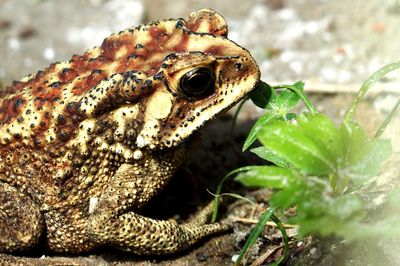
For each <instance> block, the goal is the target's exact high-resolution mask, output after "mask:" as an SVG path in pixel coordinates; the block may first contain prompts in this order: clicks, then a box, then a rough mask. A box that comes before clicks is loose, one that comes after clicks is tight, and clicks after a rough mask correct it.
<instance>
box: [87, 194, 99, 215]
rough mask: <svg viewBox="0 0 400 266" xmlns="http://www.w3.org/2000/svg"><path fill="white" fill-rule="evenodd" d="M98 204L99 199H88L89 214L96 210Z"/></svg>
mask: <svg viewBox="0 0 400 266" xmlns="http://www.w3.org/2000/svg"><path fill="white" fill-rule="evenodd" d="M98 202H99V199H98V198H97V197H91V198H90V199H89V213H93V211H94V208H96V205H97V203H98Z"/></svg>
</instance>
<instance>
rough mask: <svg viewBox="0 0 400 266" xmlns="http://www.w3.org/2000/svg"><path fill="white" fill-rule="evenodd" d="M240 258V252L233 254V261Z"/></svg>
mask: <svg viewBox="0 0 400 266" xmlns="http://www.w3.org/2000/svg"><path fill="white" fill-rule="evenodd" d="M238 258H239V255H238V254H235V255H233V256H232V262H236V261H237V259H238Z"/></svg>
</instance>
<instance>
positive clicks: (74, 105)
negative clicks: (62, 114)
mask: <svg viewBox="0 0 400 266" xmlns="http://www.w3.org/2000/svg"><path fill="white" fill-rule="evenodd" d="M79 106H80V104H79V103H78V102H70V103H68V104H67V111H68V112H69V113H71V114H73V113H76V112H77V111H78V110H79Z"/></svg>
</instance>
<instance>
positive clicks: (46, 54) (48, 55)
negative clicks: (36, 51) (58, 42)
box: [43, 47, 55, 61]
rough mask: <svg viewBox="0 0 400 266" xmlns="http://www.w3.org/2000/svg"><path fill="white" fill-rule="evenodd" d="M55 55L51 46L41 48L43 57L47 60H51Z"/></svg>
mask: <svg viewBox="0 0 400 266" xmlns="http://www.w3.org/2000/svg"><path fill="white" fill-rule="evenodd" d="M54 56H55V52H54V49H53V48H52V47H46V48H45V49H44V50H43V57H44V58H45V59H47V60H49V61H52V60H53V59H54Z"/></svg>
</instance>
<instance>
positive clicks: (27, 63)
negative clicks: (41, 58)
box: [23, 57, 32, 67]
mask: <svg viewBox="0 0 400 266" xmlns="http://www.w3.org/2000/svg"><path fill="white" fill-rule="evenodd" d="M23 64H24V67H31V66H32V58H30V57H25V58H24V61H23Z"/></svg>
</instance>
